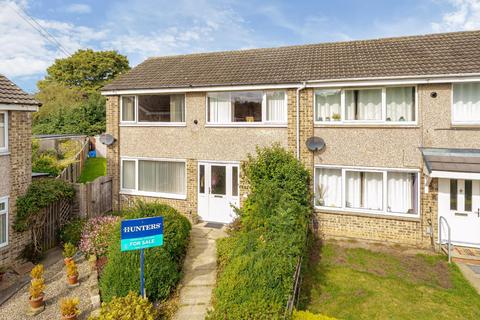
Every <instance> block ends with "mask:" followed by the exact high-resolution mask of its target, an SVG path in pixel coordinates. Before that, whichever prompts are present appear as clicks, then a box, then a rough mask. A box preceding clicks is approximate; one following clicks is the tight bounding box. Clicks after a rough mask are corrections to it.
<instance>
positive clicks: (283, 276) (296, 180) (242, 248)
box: [209, 146, 312, 319]
mask: <svg viewBox="0 0 480 320" xmlns="http://www.w3.org/2000/svg"><path fill="white" fill-rule="evenodd" d="M243 168H244V170H243V172H244V173H245V174H246V177H245V178H246V180H247V182H248V184H249V185H250V188H251V190H252V191H251V193H250V195H249V196H248V198H247V199H246V201H245V203H244V206H243V208H242V209H241V210H238V212H239V221H240V222H239V223H238V225H239V226H240V227H239V228H238V229H237V230H234V231H232V234H231V236H230V237H229V238H225V239H221V240H219V241H218V245H217V248H218V249H217V253H218V257H219V258H218V263H219V269H220V273H219V277H218V279H217V287H216V288H215V290H214V298H213V302H214V310H213V311H212V312H211V313H210V314H209V318H210V319H277V318H281V317H283V315H284V311H285V306H286V303H287V300H288V298H289V296H290V295H291V294H292V289H293V281H294V280H293V275H294V273H295V267H296V263H297V261H298V257H299V256H302V255H304V254H305V252H306V240H307V226H308V223H309V220H310V217H311V212H312V209H311V206H310V192H309V187H308V186H309V179H310V176H309V173H308V171H307V170H305V168H304V167H303V166H302V165H301V163H300V162H299V161H297V160H296V159H295V158H294V157H293V156H292V155H291V154H290V153H288V152H286V151H285V150H283V149H281V148H280V147H278V146H274V147H271V148H264V149H258V150H257V156H256V157H252V156H249V161H248V162H247V163H246V164H245V165H244V166H243Z"/></svg>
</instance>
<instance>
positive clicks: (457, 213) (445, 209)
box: [438, 179, 480, 248]
mask: <svg viewBox="0 0 480 320" xmlns="http://www.w3.org/2000/svg"><path fill="white" fill-rule="evenodd" d="M438 215H439V219H440V216H443V217H444V218H445V219H446V220H447V222H448V224H449V225H450V228H451V238H452V243H453V244H455V245H459V246H465V247H475V248H480V181H478V180H461V179H458V180H455V179H439V181H438ZM439 223H440V221H439ZM442 228H443V230H442V239H445V240H446V239H447V228H446V227H445V226H443V227H442ZM439 232H440V231H439Z"/></svg>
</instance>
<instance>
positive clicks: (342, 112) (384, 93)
mask: <svg viewBox="0 0 480 320" xmlns="http://www.w3.org/2000/svg"><path fill="white" fill-rule="evenodd" d="M404 87H414V88H415V121H387V88H404ZM374 89H381V90H382V119H380V120H346V119H345V115H346V105H345V91H352V90H374ZM324 90H340V117H341V119H340V120H338V121H317V95H316V93H317V91H324ZM452 99H453V96H452ZM313 121H314V124H315V125H318V126H337V125H342V126H349V125H370V126H377V125H382V126H384V125H385V126H416V125H418V86H417V85H394V86H381V87H379V86H376V87H351V88H350V87H345V88H316V89H315V90H314V92H313Z"/></svg>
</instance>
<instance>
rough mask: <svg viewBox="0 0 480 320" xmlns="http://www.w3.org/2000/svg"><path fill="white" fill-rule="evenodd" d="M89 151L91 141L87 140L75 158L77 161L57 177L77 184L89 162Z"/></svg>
mask: <svg viewBox="0 0 480 320" xmlns="http://www.w3.org/2000/svg"><path fill="white" fill-rule="evenodd" d="M88 149H89V140H88V138H86V139H85V141H84V142H83V145H82V149H80V151H79V152H78V153H77V155H76V156H75V160H74V161H73V162H72V163H70V164H69V165H68V167H66V168H65V169H63V170H62V172H60V174H59V175H58V176H57V179H62V180H65V181H68V182H71V183H75V182H77V180H78V178H79V177H80V174H81V173H82V169H83V166H84V165H85V161H86V160H87V156H88Z"/></svg>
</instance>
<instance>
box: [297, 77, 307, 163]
mask: <svg viewBox="0 0 480 320" xmlns="http://www.w3.org/2000/svg"><path fill="white" fill-rule="evenodd" d="M306 86H307V83H306V82H305V81H304V82H303V83H302V85H301V86H300V87H298V88H297V96H296V97H297V105H296V112H297V119H296V120H297V128H296V129H297V159H298V160H300V91H302V90H303V89H305V88H306Z"/></svg>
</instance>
